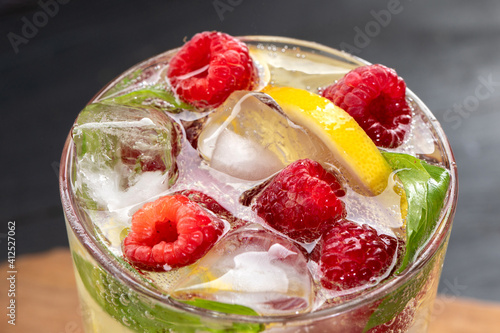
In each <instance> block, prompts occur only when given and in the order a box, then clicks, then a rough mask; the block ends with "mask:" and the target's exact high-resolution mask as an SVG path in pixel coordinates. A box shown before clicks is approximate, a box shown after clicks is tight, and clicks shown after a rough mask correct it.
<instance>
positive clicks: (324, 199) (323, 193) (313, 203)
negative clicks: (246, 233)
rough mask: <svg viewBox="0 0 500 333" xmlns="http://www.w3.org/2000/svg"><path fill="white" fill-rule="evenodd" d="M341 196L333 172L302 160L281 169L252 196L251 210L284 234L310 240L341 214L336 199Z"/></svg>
mask: <svg viewBox="0 0 500 333" xmlns="http://www.w3.org/2000/svg"><path fill="white" fill-rule="evenodd" d="M343 195H345V192H344V190H343V189H342V188H341V186H340V184H339V183H338V181H337V179H336V178H335V176H334V175H332V174H330V173H328V172H326V171H325V169H323V167H322V166H321V165H320V164H319V163H318V162H315V161H312V160H310V159H304V160H298V161H295V162H294V163H292V164H290V165H289V166H287V167H286V168H284V169H283V170H282V171H281V172H280V173H279V174H278V175H277V176H276V177H275V178H274V179H273V180H272V181H271V182H270V183H269V185H268V186H267V187H266V188H265V189H264V190H263V191H262V192H261V193H260V194H259V195H258V196H257V197H256V200H255V204H254V206H253V209H254V210H255V211H256V212H257V214H258V215H259V216H260V217H262V218H263V219H264V220H265V221H266V222H267V224H269V225H270V226H271V227H273V228H274V229H276V230H278V231H280V232H282V233H283V234H285V235H287V236H288V237H290V238H292V239H295V240H297V241H300V242H312V241H314V240H316V239H317V238H319V237H320V236H321V234H323V233H324V232H325V230H326V229H328V228H330V227H331V225H332V224H334V223H335V222H336V221H337V220H338V219H339V218H340V217H341V216H342V215H343V214H344V206H343V203H342V201H340V200H339V199H338V198H337V197H338V196H343Z"/></svg>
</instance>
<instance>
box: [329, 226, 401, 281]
mask: <svg viewBox="0 0 500 333" xmlns="http://www.w3.org/2000/svg"><path fill="white" fill-rule="evenodd" d="M397 246H398V242H397V240H396V238H394V237H391V236H388V235H383V234H382V235H379V234H378V233H377V231H376V230H375V229H373V228H372V227H370V226H368V225H366V224H364V225H358V224H356V223H354V222H351V221H347V220H342V221H339V222H338V223H337V224H335V225H334V226H333V227H332V228H331V229H330V230H329V231H328V232H327V233H326V234H325V235H323V238H322V239H321V242H320V246H319V249H320V271H321V284H322V285H323V287H325V288H327V289H331V290H337V291H341V290H346V289H350V288H355V287H358V286H362V285H365V284H369V283H373V282H375V279H376V278H378V277H380V276H381V275H382V274H384V273H385V272H386V271H387V270H388V269H389V268H390V267H391V266H392V263H393V261H394V256H395V254H396V249H397Z"/></svg>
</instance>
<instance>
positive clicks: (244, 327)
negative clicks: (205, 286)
mask: <svg viewBox="0 0 500 333" xmlns="http://www.w3.org/2000/svg"><path fill="white" fill-rule="evenodd" d="M181 302H182V303H185V304H189V305H193V306H197V307H199V308H203V309H208V310H212V311H218V312H222V313H230V314H236V315H242V316H258V315H259V314H258V313H257V312H255V310H253V309H251V308H249V307H246V306H243V305H239V304H228V303H221V302H216V301H211V300H206V299H201V298H195V299H194V300H189V301H181ZM233 327H234V329H235V332H261V331H263V330H264V325H262V324H252V323H244V322H241V323H233Z"/></svg>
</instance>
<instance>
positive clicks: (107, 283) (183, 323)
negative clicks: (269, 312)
mask: <svg viewBox="0 0 500 333" xmlns="http://www.w3.org/2000/svg"><path fill="white" fill-rule="evenodd" d="M116 259H118V258H116ZM73 260H74V264H75V267H76V269H77V271H78V274H79V276H80V278H81V280H82V282H83V285H84V287H85V289H86V290H87V292H88V293H89V295H90V296H91V297H92V298H93V299H94V301H95V302H96V303H97V304H98V305H99V306H100V307H101V308H102V309H103V310H104V311H105V312H107V313H108V314H109V315H110V316H111V317H113V318H114V319H115V320H117V321H118V322H120V323H122V324H123V325H124V326H126V327H128V328H129V329H131V330H133V331H136V332H158V333H160V332H167V331H169V330H172V331H174V332H186V333H190V332H193V333H194V332H214V333H222V332H261V331H263V329H264V328H263V326H262V325H261V324H252V323H230V322H227V321H221V322H220V323H219V322H215V321H213V320H209V321H207V322H204V321H203V320H202V318H200V317H199V316H197V315H194V314H190V313H187V312H180V311H177V310H174V309H169V308H167V307H165V306H162V305H160V304H159V303H156V302H154V301H152V300H148V299H147V298H146V297H144V296H141V295H138V294H136V293H135V292H133V291H131V290H130V288H128V287H127V286H125V285H123V284H121V283H120V282H119V281H118V280H116V279H115V278H114V277H113V276H112V275H111V274H109V273H107V272H106V271H105V270H103V269H102V268H101V267H99V266H96V265H93V264H92V263H91V262H89V261H87V260H85V259H83V257H82V256H80V255H78V254H77V253H75V252H73ZM120 263H121V264H124V263H125V262H124V261H120ZM125 264H126V263H125ZM126 265H128V264H126ZM127 268H129V267H127ZM214 303H215V302H214ZM200 304H201V303H200ZM220 304H222V303H220ZM220 304H217V305H216V304H213V305H214V306H215V307H216V309H214V308H210V309H211V310H215V311H217V310H219V309H222V308H224V307H223V306H222V305H220ZM194 305H197V304H194ZM205 305H208V302H205ZM242 308H243V307H239V306H237V307H235V308H233V310H234V311H238V312H239V311H243V309H242ZM226 309H227V308H226ZM245 311H247V310H245ZM228 313H232V312H228Z"/></svg>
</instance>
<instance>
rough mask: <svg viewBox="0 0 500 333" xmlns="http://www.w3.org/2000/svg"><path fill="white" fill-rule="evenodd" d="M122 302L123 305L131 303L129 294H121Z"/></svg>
mask: <svg viewBox="0 0 500 333" xmlns="http://www.w3.org/2000/svg"><path fill="white" fill-rule="evenodd" d="M120 303H122V305H125V306H127V305H129V304H130V299H129V298H128V296H127V295H126V294H121V295H120Z"/></svg>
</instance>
